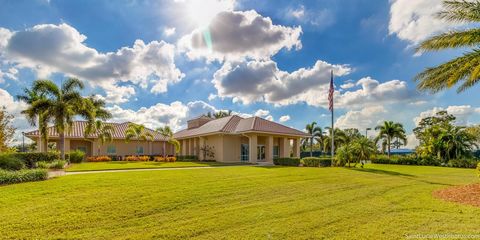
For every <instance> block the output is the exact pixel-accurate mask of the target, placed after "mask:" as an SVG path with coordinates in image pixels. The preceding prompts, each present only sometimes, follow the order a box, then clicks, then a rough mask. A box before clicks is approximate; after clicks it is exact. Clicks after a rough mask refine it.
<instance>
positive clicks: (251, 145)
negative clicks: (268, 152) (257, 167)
mask: <svg viewBox="0 0 480 240" xmlns="http://www.w3.org/2000/svg"><path fill="white" fill-rule="evenodd" d="M248 152H249V153H250V154H249V156H248V157H249V158H248V160H249V161H250V162H251V163H256V162H257V135H255V134H253V135H250V136H249V137H248Z"/></svg>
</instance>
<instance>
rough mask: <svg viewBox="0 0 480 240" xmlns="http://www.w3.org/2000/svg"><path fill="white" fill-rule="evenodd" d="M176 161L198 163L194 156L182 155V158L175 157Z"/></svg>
mask: <svg viewBox="0 0 480 240" xmlns="http://www.w3.org/2000/svg"><path fill="white" fill-rule="evenodd" d="M177 161H181V162H183V161H186V162H188V161H198V157H197V156H195V155H184V156H177Z"/></svg>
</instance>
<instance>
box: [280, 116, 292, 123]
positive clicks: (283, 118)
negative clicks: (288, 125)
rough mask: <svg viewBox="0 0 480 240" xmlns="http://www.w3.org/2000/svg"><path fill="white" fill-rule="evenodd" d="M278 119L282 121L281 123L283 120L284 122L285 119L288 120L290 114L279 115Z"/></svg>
mask: <svg viewBox="0 0 480 240" xmlns="http://www.w3.org/2000/svg"><path fill="white" fill-rule="evenodd" d="M279 120H280V122H282V123H283V122H286V121H288V120H290V115H283V116H281V117H280V119H279Z"/></svg>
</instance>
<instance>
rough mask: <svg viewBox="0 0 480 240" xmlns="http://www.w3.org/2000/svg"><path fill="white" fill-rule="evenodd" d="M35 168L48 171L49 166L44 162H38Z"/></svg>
mask: <svg viewBox="0 0 480 240" xmlns="http://www.w3.org/2000/svg"><path fill="white" fill-rule="evenodd" d="M37 168H42V169H48V168H50V164H49V163H48V162H45V161H39V162H37Z"/></svg>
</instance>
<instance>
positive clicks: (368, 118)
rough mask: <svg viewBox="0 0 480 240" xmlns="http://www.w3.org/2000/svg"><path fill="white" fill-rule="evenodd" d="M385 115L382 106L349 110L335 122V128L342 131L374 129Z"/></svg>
mask: <svg viewBox="0 0 480 240" xmlns="http://www.w3.org/2000/svg"><path fill="white" fill-rule="evenodd" d="M386 113H387V111H386V109H385V108H384V107H383V106H369V107H365V108H362V109H360V110H350V111H348V112H347V113H345V114H344V115H342V116H340V117H339V118H338V119H337V120H336V122H335V127H338V128H342V129H344V128H358V129H359V130H364V129H366V128H374V127H375V126H377V125H378V124H379V123H380V122H381V121H383V120H384V116H385V115H386Z"/></svg>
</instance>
